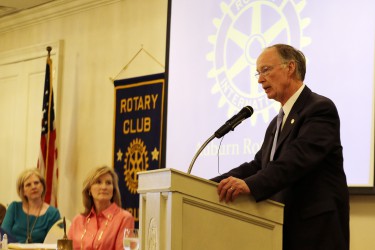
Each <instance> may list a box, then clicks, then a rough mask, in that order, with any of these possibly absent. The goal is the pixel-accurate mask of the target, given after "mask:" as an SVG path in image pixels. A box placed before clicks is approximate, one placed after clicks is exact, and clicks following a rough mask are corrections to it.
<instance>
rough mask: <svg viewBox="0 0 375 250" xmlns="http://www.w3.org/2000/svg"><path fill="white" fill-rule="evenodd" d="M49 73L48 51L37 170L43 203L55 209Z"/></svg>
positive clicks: (55, 196)
mask: <svg viewBox="0 0 375 250" xmlns="http://www.w3.org/2000/svg"><path fill="white" fill-rule="evenodd" d="M47 49H48V48H47ZM51 71H52V60H51V58H50V53H49V51H48V58H47V65H46V75H45V81H44V96H43V118H42V133H41V138H40V153H39V159H38V168H39V169H40V171H41V173H42V175H43V176H44V178H45V179H46V183H47V187H46V197H45V202H47V203H49V204H50V205H52V206H55V207H57V187H58V168H57V147H56V144H55V143H56V127H55V107H54V101H53V90H52V74H51Z"/></svg>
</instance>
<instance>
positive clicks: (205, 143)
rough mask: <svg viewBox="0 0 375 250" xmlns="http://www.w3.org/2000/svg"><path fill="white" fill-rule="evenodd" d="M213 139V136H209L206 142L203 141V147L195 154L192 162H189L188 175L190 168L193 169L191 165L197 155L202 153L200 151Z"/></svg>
mask: <svg viewBox="0 0 375 250" xmlns="http://www.w3.org/2000/svg"><path fill="white" fill-rule="evenodd" d="M214 138H215V134H213V135H211V137H210V138H208V139H207V141H205V142H204V143H203V145H202V146H201V147H200V148H199V150H198V151H197V152H196V153H195V155H194V157H193V160H192V161H191V163H190V167H189V170H188V172H187V173H188V174H190V172H191V170H192V168H193V165H194V162H195V160H196V159H197V158H198V156H199V154H200V153H201V152H202V150H203V149H204V148H205V147H206V146H207V144H208V143H209V142H210V141H212V140H213V139H214Z"/></svg>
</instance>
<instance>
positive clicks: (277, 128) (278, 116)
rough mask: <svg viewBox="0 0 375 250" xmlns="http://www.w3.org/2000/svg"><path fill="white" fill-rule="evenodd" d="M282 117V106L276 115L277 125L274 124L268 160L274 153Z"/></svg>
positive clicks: (271, 158)
mask: <svg viewBox="0 0 375 250" xmlns="http://www.w3.org/2000/svg"><path fill="white" fill-rule="evenodd" d="M283 118H284V110H283V108H281V109H280V111H279V114H278V115H277V126H276V132H275V137H274V138H273V144H272V149H271V155H270V161H272V160H273V156H274V155H275V151H276V144H277V138H278V137H279V133H280V131H281V124H282V123H283Z"/></svg>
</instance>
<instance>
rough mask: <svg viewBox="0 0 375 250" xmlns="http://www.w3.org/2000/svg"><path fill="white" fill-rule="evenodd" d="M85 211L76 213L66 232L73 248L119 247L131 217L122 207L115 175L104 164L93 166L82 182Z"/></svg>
mask: <svg viewBox="0 0 375 250" xmlns="http://www.w3.org/2000/svg"><path fill="white" fill-rule="evenodd" d="M82 198H83V205H84V207H85V211H84V212H83V213H82V214H79V215H77V216H75V217H74V218H73V220H72V224H71V226H70V229H69V232H68V238H69V239H71V240H73V248H74V249H85V250H89V249H99V250H109V249H116V250H122V249H124V248H123V243H122V241H123V236H124V229H125V228H134V218H133V216H132V215H131V214H130V213H129V212H128V211H125V210H124V209H122V208H121V197H120V191H119V187H118V177H117V174H116V173H115V172H114V171H113V169H112V168H109V167H107V166H104V167H100V168H97V169H95V170H94V171H93V172H92V173H91V174H90V175H89V176H88V177H87V179H86V180H85V182H84V183H83V191H82Z"/></svg>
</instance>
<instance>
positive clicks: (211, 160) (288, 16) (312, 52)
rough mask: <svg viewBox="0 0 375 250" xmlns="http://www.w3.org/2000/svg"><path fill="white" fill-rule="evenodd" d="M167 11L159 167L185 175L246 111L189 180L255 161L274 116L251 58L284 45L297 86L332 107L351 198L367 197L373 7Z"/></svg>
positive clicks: (289, 3)
mask: <svg viewBox="0 0 375 250" xmlns="http://www.w3.org/2000/svg"><path fill="white" fill-rule="evenodd" d="M169 4H170V10H169V12H170V13H169V31H168V36H169V37H168V38H169V40H168V41H169V48H168V49H169V50H168V57H167V68H168V72H167V73H168V118H167V131H168V132H167V142H166V150H167V151H166V167H169V168H175V169H179V170H181V171H184V172H187V170H188V168H189V165H190V163H191V160H192V158H193V156H194V155H195V153H196V152H197V150H198V149H199V148H200V147H201V145H202V144H203V143H204V142H205V141H206V140H207V139H208V138H209V137H210V136H212V135H213V133H214V132H215V131H216V130H217V129H218V128H219V127H220V126H221V125H222V124H224V123H225V121H226V120H228V119H229V118H230V117H232V116H233V115H234V114H236V113H237V112H238V111H239V110H240V109H241V108H242V107H244V106H246V105H250V106H251V107H253V108H254V114H253V115H252V117H251V118H249V119H247V120H245V121H243V122H242V123H241V124H240V125H239V126H238V127H236V129H235V130H234V131H231V132H230V133H228V134H227V135H225V136H224V138H223V139H222V140H221V139H214V140H212V141H211V142H210V143H209V144H208V145H207V147H206V148H205V149H204V150H203V151H202V153H201V154H200V155H199V157H198V158H197V160H196V162H195V164H194V167H193V169H192V172H191V174H193V175H196V176H199V177H203V178H211V177H214V176H216V175H218V174H219V173H224V172H226V171H228V170H230V169H231V168H233V167H236V166H238V165H239V164H241V163H243V162H245V161H251V160H252V159H253V157H254V155H255V153H256V152H257V151H258V150H259V148H260V146H261V145H262V142H263V136H264V132H265V129H266V127H267V126H268V124H269V122H270V121H271V119H272V118H273V117H275V116H276V115H277V112H278V109H279V108H280V104H279V103H277V102H274V101H273V100H269V99H267V96H266V95H265V93H264V91H263V89H262V88H261V85H260V84H258V82H257V79H256V78H255V77H254V74H255V73H256V58H257V56H258V55H259V54H260V52H261V50H262V49H263V48H265V47H266V46H269V45H272V44H275V43H287V44H290V45H292V46H294V47H296V48H299V49H300V50H302V51H303V52H304V53H305V56H306V58H307V74H306V79H305V81H304V82H305V84H306V85H307V86H308V87H309V88H310V89H312V91H314V92H317V93H319V94H322V95H325V96H327V97H329V98H330V99H332V100H333V101H334V102H335V104H336V106H337V109H338V111H339V115H340V118H341V140H342V145H343V150H344V167H345V172H346V174H347V178H348V184H349V186H350V188H351V191H352V193H353V192H354V193H355V192H359V193H361V192H364V193H366V192H368V191H370V192H373V190H374V157H373V155H374V154H373V152H374V146H373V145H374V134H373V132H374V103H373V100H374V78H375V77H374V68H375V65H374V61H375V59H374V58H375V52H374V46H375V42H374V41H375V39H374V37H375V36H374V33H375V21H374V20H375V18H374V17H375V15H374V10H375V1H373V0H358V1H343V0H331V1H312V0H302V1H297V0H295V1H294V0H282V1H277V0H274V1H266V0H259V1H256V0H254V1H252V0H242V1H240V0H233V1H231V0H223V1H218V0H204V1H201V0H189V1H182V0H170V3H169Z"/></svg>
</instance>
